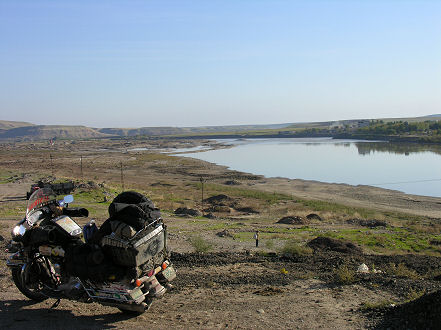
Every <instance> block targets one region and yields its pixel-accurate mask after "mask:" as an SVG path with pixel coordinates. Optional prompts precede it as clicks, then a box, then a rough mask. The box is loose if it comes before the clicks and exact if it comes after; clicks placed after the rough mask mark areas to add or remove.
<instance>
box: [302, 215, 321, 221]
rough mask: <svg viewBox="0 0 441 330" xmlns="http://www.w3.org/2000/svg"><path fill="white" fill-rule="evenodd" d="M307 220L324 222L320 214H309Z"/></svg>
mask: <svg viewBox="0 0 441 330" xmlns="http://www.w3.org/2000/svg"><path fill="white" fill-rule="evenodd" d="M306 219H308V220H320V221H322V220H323V219H322V218H321V217H320V216H319V215H318V214H315V213H311V214H308V215H307V216H306Z"/></svg>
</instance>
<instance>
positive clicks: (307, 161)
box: [185, 138, 441, 197]
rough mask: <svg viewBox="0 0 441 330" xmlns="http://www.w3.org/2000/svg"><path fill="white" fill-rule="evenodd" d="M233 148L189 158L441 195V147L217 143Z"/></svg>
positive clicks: (324, 141) (319, 141)
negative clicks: (229, 145)
mask: <svg viewBox="0 0 441 330" xmlns="http://www.w3.org/2000/svg"><path fill="white" fill-rule="evenodd" d="M219 141H223V142H224V143H226V144H231V145H233V146H234V147H233V148H230V149H220V150H211V151H205V152H198V153H188V154H185V155H186V156H189V157H193V158H197V159H202V160H205V161H208V162H211V163H217V164H220V165H225V166H228V167H229V168H231V169H233V170H238V171H242V172H248V173H254V174H261V175H264V176H266V177H286V178H291V179H305V180H316V181H322V182H330V183H348V184H351V185H359V184H363V185H371V186H377V187H382V188H388V189H394V190H400V191H403V192H406V193H409V194H416V195H426V196H437V197H441V148H440V147H438V146H431V145H419V144H403V143H399V144H398V143H388V142H371V141H353V140H332V139H331V138H307V139H252V140H219Z"/></svg>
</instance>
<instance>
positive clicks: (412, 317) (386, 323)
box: [375, 291, 441, 329]
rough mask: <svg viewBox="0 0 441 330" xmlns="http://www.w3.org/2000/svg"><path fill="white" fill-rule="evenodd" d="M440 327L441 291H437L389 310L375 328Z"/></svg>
mask: <svg viewBox="0 0 441 330" xmlns="http://www.w3.org/2000/svg"><path fill="white" fill-rule="evenodd" d="M382 312H384V310H383V311H382ZM382 314H383V313H382ZM440 325H441V291H436V292H433V293H430V294H426V295H424V296H422V297H420V298H418V299H415V300H413V301H411V302H408V303H405V304H402V305H399V306H396V307H389V308H387V310H386V311H385V312H384V314H383V315H382V317H381V320H380V322H379V323H378V324H377V325H376V327H375V328H377V329H378V328H379V329H439V328H440Z"/></svg>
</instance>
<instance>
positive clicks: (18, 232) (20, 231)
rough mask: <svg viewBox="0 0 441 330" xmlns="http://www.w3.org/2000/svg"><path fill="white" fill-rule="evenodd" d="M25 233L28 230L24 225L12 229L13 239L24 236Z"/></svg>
mask: <svg viewBox="0 0 441 330" xmlns="http://www.w3.org/2000/svg"><path fill="white" fill-rule="evenodd" d="M25 232H26V228H25V227H24V226H23V225H18V226H15V227H14V228H13V229H12V233H11V234H12V238H13V239H14V238H15V237H17V236H23V235H24V233H25Z"/></svg>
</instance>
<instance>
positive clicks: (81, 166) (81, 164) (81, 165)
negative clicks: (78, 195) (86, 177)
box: [80, 156, 83, 180]
mask: <svg viewBox="0 0 441 330" xmlns="http://www.w3.org/2000/svg"><path fill="white" fill-rule="evenodd" d="M80 170H81V180H83V156H81V163H80Z"/></svg>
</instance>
